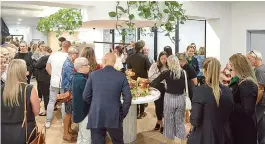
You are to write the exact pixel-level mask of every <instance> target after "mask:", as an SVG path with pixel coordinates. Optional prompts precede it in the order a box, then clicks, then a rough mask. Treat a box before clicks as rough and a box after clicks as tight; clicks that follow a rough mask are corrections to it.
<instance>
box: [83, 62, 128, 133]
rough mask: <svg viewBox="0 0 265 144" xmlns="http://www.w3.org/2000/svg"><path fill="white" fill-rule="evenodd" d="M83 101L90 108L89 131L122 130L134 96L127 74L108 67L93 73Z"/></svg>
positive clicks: (87, 84)
mask: <svg viewBox="0 0 265 144" xmlns="http://www.w3.org/2000/svg"><path fill="white" fill-rule="evenodd" d="M121 94H122V96H123V103H121ZM83 99H84V101H85V102H87V104H88V107H89V113H88V124H87V128H88V129H89V128H120V126H121V124H122V121H123V119H124V118H125V117H126V115H127V114H128V111H129V108H130V106H131V101H132V96H131V91H130V88H129V84H128V81H127V78H126V76H125V74H124V73H122V72H119V71H117V70H116V69H114V68H113V67H112V66H106V67H104V68H103V69H101V70H97V71H94V72H92V73H91V75H90V76H89V78H88V80H87V83H86V86H85V90H84V93H83Z"/></svg>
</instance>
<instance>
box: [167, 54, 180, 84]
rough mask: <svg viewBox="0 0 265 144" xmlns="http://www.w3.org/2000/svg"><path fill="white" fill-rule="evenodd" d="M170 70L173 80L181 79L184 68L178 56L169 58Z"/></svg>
mask: <svg viewBox="0 0 265 144" xmlns="http://www.w3.org/2000/svg"><path fill="white" fill-rule="evenodd" d="M167 64H168V69H169V70H171V72H172V73H171V75H172V76H173V79H179V78H180V75H181V71H182V68H181V66H180V64H179V59H178V57H177V56H174V55H171V56H169V57H168V58H167Z"/></svg>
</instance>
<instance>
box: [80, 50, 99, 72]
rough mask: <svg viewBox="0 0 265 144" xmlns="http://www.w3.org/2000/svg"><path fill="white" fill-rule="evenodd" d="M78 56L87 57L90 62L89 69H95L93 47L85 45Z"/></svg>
mask: <svg viewBox="0 0 265 144" xmlns="http://www.w3.org/2000/svg"><path fill="white" fill-rule="evenodd" d="M80 57H85V58H87V59H88V61H89V63H90V71H94V70H96V69H97V65H98V64H97V60H96V56H95V52H94V49H93V48H92V47H85V48H83V49H82V51H81V54H80Z"/></svg>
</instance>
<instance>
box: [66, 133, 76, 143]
mask: <svg viewBox="0 0 265 144" xmlns="http://www.w3.org/2000/svg"><path fill="white" fill-rule="evenodd" d="M63 140H65V141H68V142H71V143H72V142H75V141H77V137H76V136H72V135H68V136H67V137H66V136H63Z"/></svg>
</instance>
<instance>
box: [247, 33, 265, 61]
mask: <svg viewBox="0 0 265 144" xmlns="http://www.w3.org/2000/svg"><path fill="white" fill-rule="evenodd" d="M251 50H257V51H259V52H261V54H262V60H263V61H265V30H249V31H247V51H251Z"/></svg>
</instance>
